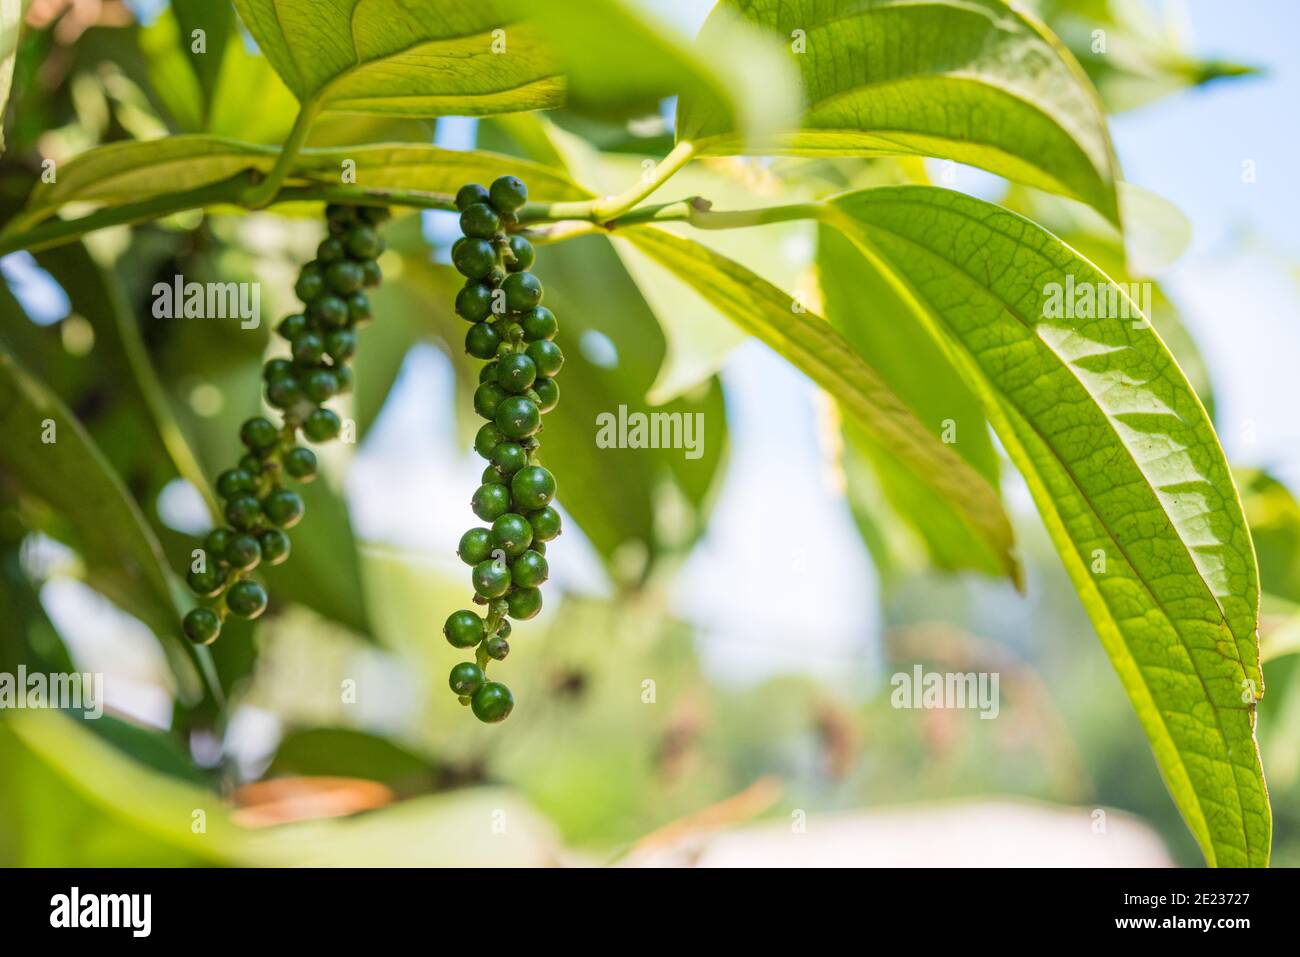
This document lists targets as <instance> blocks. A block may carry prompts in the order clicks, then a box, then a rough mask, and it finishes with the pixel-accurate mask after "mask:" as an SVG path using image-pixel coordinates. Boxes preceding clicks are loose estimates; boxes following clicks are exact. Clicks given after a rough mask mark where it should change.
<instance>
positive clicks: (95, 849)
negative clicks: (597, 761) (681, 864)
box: [0, 709, 557, 867]
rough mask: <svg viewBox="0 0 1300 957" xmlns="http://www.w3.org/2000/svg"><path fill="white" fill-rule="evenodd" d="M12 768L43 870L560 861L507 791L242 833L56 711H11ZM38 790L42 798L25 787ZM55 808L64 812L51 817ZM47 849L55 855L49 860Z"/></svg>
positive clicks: (172, 780) (540, 822) (200, 799)
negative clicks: (499, 826) (505, 824)
mask: <svg viewBox="0 0 1300 957" xmlns="http://www.w3.org/2000/svg"><path fill="white" fill-rule="evenodd" d="M15 759H17V760H16V763H15ZM11 768H14V769H16V770H18V772H19V773H16V774H15V775H14V777H13V780H14V782H15V783H19V784H21V785H22V790H21V791H20V792H19V793H18V794H16V795H14V796H13V799H12V801H11V802H10V803H9V804H6V805H5V806H4V807H3V810H5V811H6V812H9V811H11V810H13V811H15V812H16V813H17V815H18V819H19V820H21V821H22V822H23V823H24V824H25V825H29V826H30V827H31V830H32V831H33V832H35V833H38V834H40V836H41V838H42V840H41V841H37V842H34V846H33V847H32V848H30V849H28V848H24V853H26V854H28V855H29V856H31V857H32V858H33V860H32V861H31V863H35V864H46V865H53V864H56V863H60V862H62V863H67V862H68V861H69V860H72V861H75V862H78V863H84V864H87V865H88V866H106V865H116V866H121V865H123V864H139V863H140V857H141V856H142V855H143V856H144V858H145V860H146V862H148V863H153V862H155V861H159V860H160V859H161V863H163V864H167V865H170V866H175V865H176V864H177V863H181V864H191V865H193V864H200V863H205V864H225V865H242V866H245V867H256V866H262V867H267V866H279V867H293V866H308V867H310V866H323V867H328V866H340V865H352V866H371V867H382V866H407V867H411V866H416V865H423V866H438V865H443V866H451V865H470V864H473V865H476V866H482V867H492V866H499V867H510V866H514V867H522V866H533V867H537V866H542V865H545V864H551V863H554V861H555V857H556V851H557V848H556V846H555V838H554V836H553V832H552V828H551V827H550V826H549V825H548V824H547V823H546V821H545V820H544V819H542V818H541V816H540V815H539V814H538V813H537V812H536V811H535V810H534V809H533V808H532V807H531V806H529V805H528V804H527V803H526V802H524V801H523V800H521V799H520V798H519V797H518V795H516V794H515V793H514V792H513V791H509V790H506V789H502V788H462V789H459V790H457V791H454V792H451V793H448V794H437V795H425V796H421V797H417V798H413V799H411V800H406V801H401V802H398V803H395V804H392V805H390V806H387V807H382V808H378V809H376V810H373V811H370V812H368V813H366V814H359V815H354V816H352V817H347V818H340V819H332V820H322V819H314V820H302V821H297V822H295V823H292V824H282V825H280V826H278V827H267V828H250V827H246V826H243V825H242V824H241V823H240V822H239V821H238V819H237V815H236V814H235V813H234V808H233V806H232V804H231V803H230V802H229V801H228V800H227V799H225V798H223V797H222V796H221V795H219V794H216V793H215V792H213V791H212V790H209V789H206V788H201V787H198V786H197V785H195V784H191V783H188V782H186V781H183V780H181V779H179V778H178V777H175V776H173V775H170V774H162V773H159V772H158V771H156V770H154V769H152V768H149V767H146V766H144V765H143V764H141V763H139V762H138V761H134V760H132V759H130V758H129V757H127V756H126V755H125V754H123V753H122V752H121V751H119V750H118V749H117V748H115V747H113V746H112V745H110V744H108V743H107V742H106V741H104V740H103V739H102V738H101V737H100V736H99V735H96V734H94V733H93V732H91V731H89V730H87V729H86V728H85V727H84V726H83V722H81V721H80V720H77V719H73V718H69V717H66V716H65V715H63V714H60V713H58V712H51V711H48V710H45V711H42V710H30V709H29V710H24V711H22V712H15V713H14V716H13V717H12V718H9V719H7V720H6V721H5V722H4V723H3V724H0V770H3V771H5V772H8V771H9V770H10V769H11ZM6 780H9V778H8V775H7V774H6ZM34 781H39V783H40V784H41V785H42V787H41V788H40V790H39V792H38V791H36V789H35V788H33V787H30V786H29V784H28V782H34ZM5 790H6V792H8V791H10V790H12V789H9V788H6V789H5ZM51 805H54V806H56V807H58V808H59V810H60V811H62V812H63V813H59V814H49V813H48V812H47V808H48V807H49V806H51ZM195 810H202V811H203V812H204V815H205V821H206V829H205V830H204V831H203V832H202V833H195V832H194V830H193V828H192V826H191V825H192V821H193V819H194V817H193V815H194V811H195ZM494 813H498V814H505V815H507V817H508V819H509V821H510V827H509V829H508V831H507V832H506V833H504V834H494V833H492V830H491V828H490V827H485V826H483V824H482V822H484V821H491V820H492V815H493V814H494ZM8 820H9V817H8V815H6V818H5V822H6V823H7V822H8ZM123 834H126V835H128V836H129V840H123V838H122V835H123ZM0 836H3V835H0ZM55 838H58V839H59V840H60V843H59V844H57V845H56V844H55ZM51 845H54V846H55V847H57V850H56V851H54V852H50V851H47V850H46V848H48V847H50V846H51ZM142 848H143V850H142ZM163 855H169V856H163ZM179 855H183V856H184V859H182V860H179V861H178V860H177V859H176V858H177V857H178V856H179Z"/></svg>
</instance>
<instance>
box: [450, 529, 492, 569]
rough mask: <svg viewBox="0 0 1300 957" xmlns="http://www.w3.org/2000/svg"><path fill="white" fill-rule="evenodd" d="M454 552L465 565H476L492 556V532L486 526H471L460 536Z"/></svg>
mask: <svg viewBox="0 0 1300 957" xmlns="http://www.w3.org/2000/svg"><path fill="white" fill-rule="evenodd" d="M456 554H457V555H459V556H460V560H461V561H463V562H464V563H465V564H466V565H477V564H478V563H479V562H485V561H487V560H488V559H489V558H491V557H492V533H491V532H490V531H488V530H487V529H486V528H471V529H470V530H469V531H468V532H466V533H465V534H464V535H462V536H461V537H460V544H459V545H458V546H456Z"/></svg>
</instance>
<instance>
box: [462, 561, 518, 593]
mask: <svg viewBox="0 0 1300 957" xmlns="http://www.w3.org/2000/svg"><path fill="white" fill-rule="evenodd" d="M470 580H471V581H472V582H473V583H474V591H476V592H477V593H478V594H480V595H482V596H483V597H484V598H500V597H501V596H502V595H504V594H505V593H506V592H507V591H509V590H510V569H509V568H507V567H506V565H505V563H504V562H497V561H495V560H492V559H489V560H488V561H485V562H479V563H478V564H477V565H475V566H474V570H473V571H472V572H470Z"/></svg>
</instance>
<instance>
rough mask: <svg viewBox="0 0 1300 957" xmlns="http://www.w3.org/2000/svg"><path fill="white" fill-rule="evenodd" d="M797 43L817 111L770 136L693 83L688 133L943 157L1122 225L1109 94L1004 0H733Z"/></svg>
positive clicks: (710, 35)
mask: <svg viewBox="0 0 1300 957" xmlns="http://www.w3.org/2000/svg"><path fill="white" fill-rule="evenodd" d="M733 11H738V12H739V13H740V14H741V15H743V16H744V18H745V19H746V20H749V21H751V22H753V23H755V24H758V25H760V26H763V27H766V28H768V29H770V30H772V31H774V32H775V33H776V34H778V35H779V36H780V37H781V38H782V39H783V41H785V42H786V43H788V44H790V49H791V51H792V52H791V54H790V55H791V57H792V58H793V60H794V62H795V64H796V65H797V66H798V68H799V73H800V77H801V79H802V83H803V92H804V98H805V101H806V109H805V112H804V114H803V119H802V122H801V123H800V124H799V126H798V127H797V128H792V129H788V130H785V131H783V132H782V133H780V134H779V135H777V136H774V137H772V138H771V141H770V142H768V143H762V144H758V145H756V146H750V147H747V148H744V147H743V143H742V141H741V138H740V137H738V136H737V134H736V131H735V130H734V129H732V128H731V127H730V126H729V125H728V124H727V123H726V122H725V121H724V120H723V119H722V118H720V117H719V116H718V115H717V114H716V113H715V112H712V111H710V110H709V109H707V105H706V104H704V103H702V102H700V101H699V100H697V99H696V98H695V97H694V96H692V95H691V93H690V91H689V90H688V91H686V92H685V93H683V96H682V99H681V102H680V104H679V111H678V136H679V138H680V139H684V140H689V141H691V142H693V143H695V144H696V145H697V146H698V147H699V148H700V150H701V151H702V152H704V153H734V152H739V151H742V148H744V149H745V151H748V152H783V153H801V154H817V153H831V154H854V155H861V156H879V155H885V154H897V153H905V154H906V153H910V154H917V155H922V156H938V157H944V158H947V159H952V160H956V161H958V162H962V163H968V164H970V165H972V166H979V167H982V168H984V169H987V170H989V171H990V172H993V173H997V174H999V175H1001V176H1006V177H1007V178H1009V179H1013V180H1018V181H1020V182H1024V183H1027V184H1029V185H1031V186H1037V187H1040V188H1042V189H1046V190H1049V191H1052V192H1058V193H1062V194H1064V195H1066V196H1071V197H1074V198H1077V199H1080V200H1082V201H1083V202H1086V203H1088V204H1090V205H1092V206H1094V207H1096V208H1097V209H1098V210H1099V211H1100V212H1102V213H1103V214H1104V215H1105V216H1106V217H1107V218H1108V219H1110V220H1112V221H1114V222H1118V220H1119V211H1118V203H1117V201H1116V195H1115V180H1116V179H1117V173H1116V161H1115V156H1114V151H1113V150H1112V148H1111V144H1110V137H1109V134H1108V132H1107V130H1106V122H1105V118H1104V116H1103V114H1102V110H1101V105H1100V103H1099V101H1098V99H1097V96H1096V92H1095V91H1094V90H1093V89H1092V87H1091V85H1090V84H1089V83H1088V80H1087V77H1086V76H1085V75H1084V73H1083V71H1082V69H1081V68H1080V67H1079V65H1078V63H1077V62H1075V60H1074V58H1073V57H1072V56H1071V55H1070V54H1069V52H1068V51H1067V50H1066V49H1065V47H1064V46H1063V45H1062V44H1061V43H1060V41H1058V40H1057V39H1056V38H1055V37H1053V36H1052V35H1051V34H1050V33H1049V32H1048V31H1047V30H1046V29H1045V28H1044V27H1043V26H1042V25H1041V24H1040V23H1038V22H1037V21H1036V20H1035V19H1033V18H1031V17H1030V16H1029V15H1027V14H1026V13H1024V12H1023V11H1021V10H1020V9H1018V8H1015V7H1010V6H1007V5H1006V4H1005V3H1004V2H1003V0H926V2H914V0H906V2H904V0H848V2H845V3H838V4H832V3H825V2H823V0H723V2H722V3H720V4H719V7H718V9H716V10H715V12H714V14H712V15H711V16H710V18H709V20H708V21H707V22H706V23H705V25H704V29H703V31H702V32H701V36H700V40H701V42H702V43H706V44H707V43H710V42H712V41H713V40H714V39H715V38H716V37H720V36H721V35H723V34H725V32H726V31H727V30H728V29H729V27H728V21H729V19H730V17H729V16H722V15H721V14H722V13H724V12H726V13H731V12H733Z"/></svg>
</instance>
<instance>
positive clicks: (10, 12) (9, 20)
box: [0, 0, 23, 153]
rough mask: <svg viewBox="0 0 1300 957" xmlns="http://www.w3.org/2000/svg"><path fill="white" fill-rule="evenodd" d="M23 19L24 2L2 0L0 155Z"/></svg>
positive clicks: (0, 25)
mask: <svg viewBox="0 0 1300 957" xmlns="http://www.w3.org/2000/svg"><path fill="white" fill-rule="evenodd" d="M22 18H23V4H22V0H0V153H3V152H4V148H5V134H4V116H5V107H6V106H7V105H8V103H9V86H10V84H12V83H13V79H14V58H15V57H17V55H18V32H19V27H20V25H21V23H22Z"/></svg>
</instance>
